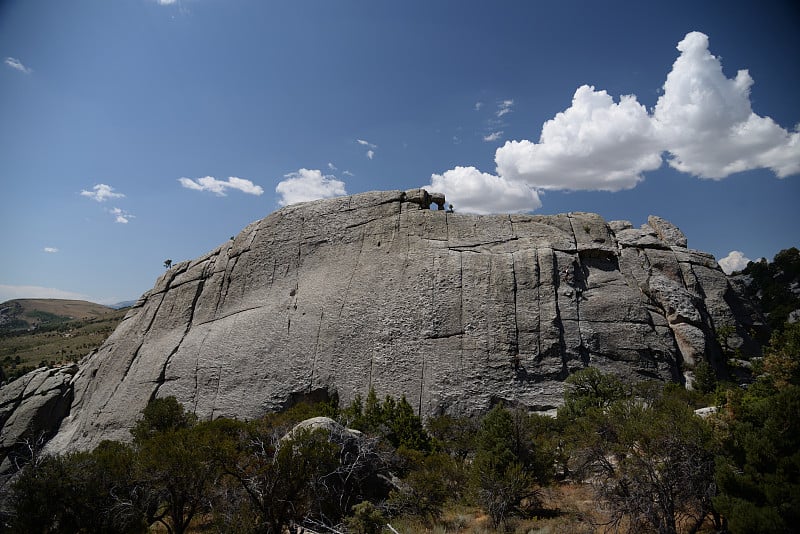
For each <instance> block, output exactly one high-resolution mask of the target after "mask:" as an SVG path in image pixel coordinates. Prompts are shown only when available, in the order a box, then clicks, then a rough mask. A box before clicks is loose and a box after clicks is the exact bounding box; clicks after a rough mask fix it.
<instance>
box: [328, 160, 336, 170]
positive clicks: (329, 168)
mask: <svg viewBox="0 0 800 534" xmlns="http://www.w3.org/2000/svg"><path fill="white" fill-rule="evenodd" d="M328 170H330V171H336V170H338V169H337V168H336V165H334V164H333V163H331V162H328Z"/></svg>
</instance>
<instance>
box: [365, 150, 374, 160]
mask: <svg viewBox="0 0 800 534" xmlns="http://www.w3.org/2000/svg"><path fill="white" fill-rule="evenodd" d="M374 157H375V151H374V150H367V158H368V159H372V158H374Z"/></svg>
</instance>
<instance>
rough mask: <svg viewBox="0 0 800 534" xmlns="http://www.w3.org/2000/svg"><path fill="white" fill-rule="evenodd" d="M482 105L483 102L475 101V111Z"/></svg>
mask: <svg viewBox="0 0 800 534" xmlns="http://www.w3.org/2000/svg"><path fill="white" fill-rule="evenodd" d="M482 107H483V102H475V111H480V110H481V108H482Z"/></svg>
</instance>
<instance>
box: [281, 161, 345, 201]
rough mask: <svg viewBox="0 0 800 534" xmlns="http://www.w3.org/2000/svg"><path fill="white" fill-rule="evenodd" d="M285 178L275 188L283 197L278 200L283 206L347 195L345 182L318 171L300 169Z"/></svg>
mask: <svg viewBox="0 0 800 534" xmlns="http://www.w3.org/2000/svg"><path fill="white" fill-rule="evenodd" d="M284 178H285V179H284V180H282V181H281V182H279V183H278V185H277V186H276V187H275V192H277V193H278V194H279V195H280V197H281V198H280V199H279V200H278V204H280V205H281V206H288V205H289V204H296V203H297V202H309V201H311V200H319V199H321V198H331V197H337V196H341V195H346V194H347V191H346V190H345V184H344V182H342V181H341V180H337V179H336V177H335V176H330V175H323V174H322V171H320V170H318V169H300V170H298V171H297V172H291V173H289V174H286V175H284Z"/></svg>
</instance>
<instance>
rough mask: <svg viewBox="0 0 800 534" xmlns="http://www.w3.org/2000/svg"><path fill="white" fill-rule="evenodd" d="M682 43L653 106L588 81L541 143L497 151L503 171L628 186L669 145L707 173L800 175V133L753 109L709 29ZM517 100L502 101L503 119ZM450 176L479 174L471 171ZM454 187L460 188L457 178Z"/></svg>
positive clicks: (565, 182)
mask: <svg viewBox="0 0 800 534" xmlns="http://www.w3.org/2000/svg"><path fill="white" fill-rule="evenodd" d="M677 48H678V50H679V51H680V54H679V56H678V58H677V59H676V61H675V62H674V64H673V66H672V69H671V71H670V72H669V73H668V74H667V78H666V81H665V82H664V85H663V91H662V92H661V96H660V97H659V99H658V102H657V104H656V106H655V108H653V110H651V111H648V110H647V109H646V108H645V107H644V106H643V105H642V104H640V103H639V102H638V100H637V98H636V96H635V95H623V96H621V97H620V98H619V100H618V101H616V102H615V101H614V99H613V98H612V97H611V96H610V95H609V94H608V93H607V92H606V91H603V90H596V89H595V88H594V87H593V86H589V85H584V86H581V87H579V88H578V89H577V90H576V91H575V94H574V95H573V98H572V103H571V104H570V106H569V107H568V108H567V109H565V110H564V111H562V112H560V113H558V114H556V116H555V117H553V118H552V119H550V120H548V121H546V122H545V123H544V124H543V125H542V129H541V133H540V135H539V140H538V142H535V141H530V140H527V139H522V140H514V141H507V142H506V143H505V144H504V145H503V146H501V147H499V148H498V149H497V150H496V151H495V164H496V165H497V168H496V175H497V176H496V177H495V178H502V179H503V180H504V181H505V183H507V184H510V185H511V186H514V187H520V186H526V187H529V188H532V189H534V190H536V191H543V190H603V191H620V190H623V189H630V188H633V187H635V186H636V184H638V183H639V182H640V181H641V180H643V179H644V173H646V172H648V171H653V170H656V169H658V168H659V167H660V166H661V164H662V163H663V156H664V154H665V153H666V156H667V159H668V163H669V165H670V166H671V167H673V168H674V169H676V170H678V171H680V172H685V173H690V174H693V175H695V176H698V177H701V178H711V179H716V180H719V179H722V178H725V177H727V176H730V175H731V174H733V173H736V172H742V171H746V170H752V169H770V170H771V171H772V172H774V173H775V175H776V176H778V177H779V178H784V177H786V176H790V175H793V174H798V173H800V131H797V130H798V129H797V128H795V131H792V132H789V131H787V130H786V129H784V128H782V127H781V126H779V125H778V124H777V123H775V121H773V120H772V119H771V118H769V117H761V116H759V115H757V114H756V113H754V112H753V111H752V109H751V102H750V88H751V87H752V85H753V79H752V78H751V77H750V74H749V73H748V72H747V71H746V70H740V71H739V72H738V73H737V75H736V77H734V78H727V77H726V76H725V75H724V73H723V72H722V65H721V63H720V60H719V58H718V57H716V56H713V55H712V54H711V53H710V52H709V50H708V37H707V36H706V35H704V34H702V33H699V32H691V33H688V34H687V35H686V37H685V38H684V39H683V40H682V41H681V42H680V43H678V47H677ZM513 103H514V102H513V100H504V101H502V102H501V103H499V105H498V110H497V112H496V113H495V115H496V116H497V118H500V117H502V116H503V115H505V114H507V113H509V112H511V109H512V106H513ZM491 135H494V134H490V136H491ZM490 136H487V137H485V138H484V139H485V140H487V141H490ZM457 169H463V168H461V167H457V168H456V169H454V171H455V170H457ZM448 172H450V171H448ZM476 172H477V171H476ZM481 174H482V173H481ZM482 175H483V176H492V175H485V174H482ZM434 176H438V175H434ZM445 176H450V178H451V180H450V181H451V182H453V181H454V180H458V179H464V180H465V181H466V182H467V183H468V184H471V183H472V182H474V181H475V177H474V175H473V174H468V175H466V174H464V173H463V172H455V173H453V174H451V175H448V174H447V173H445ZM448 185H449V186H451V187H453V189H454V190H455V191H457V190H458V186H457V184H456V183H455V182H453V183H450V182H448ZM514 191H515V192H518V191H519V190H518V189H514ZM510 204H511V205H514V202H513V198H512V201H511V202H510Z"/></svg>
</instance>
